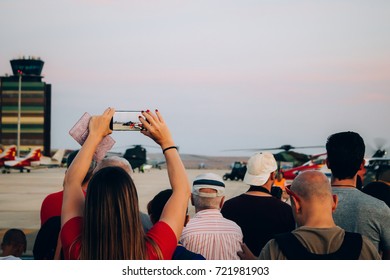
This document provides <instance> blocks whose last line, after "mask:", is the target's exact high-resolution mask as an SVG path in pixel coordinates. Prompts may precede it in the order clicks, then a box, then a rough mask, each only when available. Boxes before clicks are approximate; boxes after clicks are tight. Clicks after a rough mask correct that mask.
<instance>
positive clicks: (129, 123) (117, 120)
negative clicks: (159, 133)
mask: <svg viewBox="0 0 390 280" xmlns="http://www.w3.org/2000/svg"><path fill="white" fill-rule="evenodd" d="M139 116H142V115H141V111H116V112H115V114H114V116H113V118H112V120H111V123H110V129H111V130H114V131H140V130H141V129H142V123H141V122H140V121H139V118H138V117H139Z"/></svg>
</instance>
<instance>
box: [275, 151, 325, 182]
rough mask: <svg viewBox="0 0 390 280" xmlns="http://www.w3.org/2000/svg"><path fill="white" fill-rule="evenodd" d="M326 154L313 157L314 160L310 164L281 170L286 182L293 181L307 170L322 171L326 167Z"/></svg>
mask: <svg viewBox="0 0 390 280" xmlns="http://www.w3.org/2000/svg"><path fill="white" fill-rule="evenodd" d="M325 156H326V153H324V154H319V155H315V156H312V159H311V160H309V161H308V162H306V163H304V164H302V165H300V166H297V167H294V168H290V169H286V170H283V169H282V170H281V171H282V172H283V177H284V178H285V179H286V180H293V179H294V178H295V177H296V176H297V175H298V174H299V173H300V172H302V171H306V170H320V169H321V168H322V167H323V166H324V165H325V159H326V157H325Z"/></svg>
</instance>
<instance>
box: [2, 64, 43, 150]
mask: <svg viewBox="0 0 390 280" xmlns="http://www.w3.org/2000/svg"><path fill="white" fill-rule="evenodd" d="M10 62H11V68H12V75H5V76H1V77H0V124H1V125H0V144H2V145H3V146H9V145H16V144H17V139H18V108H19V106H18V104H19V103H18V102H19V94H20V101H21V111H20V149H21V150H25V151H27V150H29V149H34V148H41V149H42V150H43V154H45V155H47V156H49V155H50V148H51V145H50V126H51V85H50V84H47V83H45V82H44V81H42V79H43V76H42V69H43V65H44V62H43V60H41V59H40V58H35V57H28V58H25V57H23V58H19V59H13V60H11V61H10Z"/></svg>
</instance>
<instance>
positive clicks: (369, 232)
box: [332, 187, 390, 252]
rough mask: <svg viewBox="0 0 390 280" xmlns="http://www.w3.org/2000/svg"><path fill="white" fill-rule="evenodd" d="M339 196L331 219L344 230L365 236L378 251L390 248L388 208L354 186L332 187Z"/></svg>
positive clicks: (389, 214)
mask: <svg viewBox="0 0 390 280" xmlns="http://www.w3.org/2000/svg"><path fill="white" fill-rule="evenodd" d="M332 189H333V194H336V195H337V196H338V198H339V203H338V206H337V208H336V211H335V212H334V213H333V219H334V221H335V223H336V225H338V226H340V227H341V228H343V229H345V230H346V231H351V232H358V233H360V234H362V235H365V236H367V237H368V238H369V239H370V240H371V241H372V243H373V244H374V245H375V247H376V248H377V249H378V251H380V252H381V251H385V250H390V208H389V207H388V206H387V205H386V203H384V202H383V201H381V200H379V199H376V198H374V197H372V196H369V195H367V194H365V193H363V192H361V191H359V190H358V189H356V188H348V187H346V188H344V187H333V188H332Z"/></svg>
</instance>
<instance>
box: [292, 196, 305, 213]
mask: <svg viewBox="0 0 390 280" xmlns="http://www.w3.org/2000/svg"><path fill="white" fill-rule="evenodd" d="M291 200H292V201H291V206H293V205H294V207H292V208H293V211H295V213H296V214H298V213H300V212H301V209H302V206H301V202H300V201H299V200H298V199H296V198H295V197H294V196H291Z"/></svg>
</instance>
